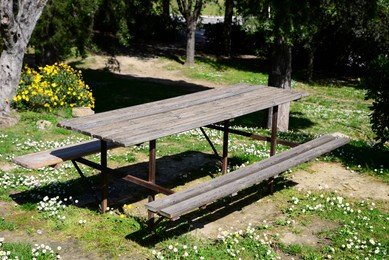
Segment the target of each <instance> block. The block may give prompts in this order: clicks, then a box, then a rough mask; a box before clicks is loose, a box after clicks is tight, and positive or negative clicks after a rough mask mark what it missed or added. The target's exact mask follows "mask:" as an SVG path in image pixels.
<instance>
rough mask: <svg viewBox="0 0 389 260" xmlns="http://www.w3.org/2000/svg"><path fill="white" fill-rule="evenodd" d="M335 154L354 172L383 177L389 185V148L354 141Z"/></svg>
mask: <svg viewBox="0 0 389 260" xmlns="http://www.w3.org/2000/svg"><path fill="white" fill-rule="evenodd" d="M333 154H334V155H335V156H336V157H337V158H338V159H339V160H340V161H341V162H342V163H343V164H344V165H347V166H348V167H350V168H352V169H354V170H364V171H368V172H370V173H372V174H373V175H376V176H379V177H382V178H383V179H384V181H385V182H387V183H389V160H388V159H389V148H388V147H381V148H380V147H376V146H374V145H373V144H368V143H366V142H364V141H355V140H352V141H351V142H350V143H349V144H347V145H345V146H343V147H342V148H341V149H337V150H335V151H334V152H333Z"/></svg>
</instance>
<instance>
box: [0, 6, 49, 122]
mask: <svg viewBox="0 0 389 260" xmlns="http://www.w3.org/2000/svg"><path fill="white" fill-rule="evenodd" d="M46 3H47V0H25V1H18V2H17V3H14V1H9V0H0V19H1V20H0V38H1V40H2V41H3V43H4V47H3V51H2V53H1V56H0V120H1V121H2V124H4V122H3V120H6V119H7V118H8V115H9V112H10V101H11V100H12V98H13V97H14V95H15V93H16V90H17V87H18V85H19V80H20V73H21V69H22V66H23V58H24V52H25V50H26V48H27V44H28V42H29V40H30V37H31V34H32V31H33V30H34V28H35V25H36V22H37V21H38V19H39V17H40V16H41V14H42V11H43V8H44V7H45V5H46Z"/></svg>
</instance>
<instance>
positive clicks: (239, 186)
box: [146, 135, 349, 219]
mask: <svg viewBox="0 0 389 260" xmlns="http://www.w3.org/2000/svg"><path fill="white" fill-rule="evenodd" d="M329 136H330V137H332V138H328V137H329ZM317 141H319V142H317ZM348 141H349V140H348V139H347V138H342V137H341V138H338V137H336V136H335V135H325V136H323V137H320V138H318V139H317V140H313V141H310V142H307V143H305V144H302V145H300V146H297V147H295V148H292V149H289V150H288V151H286V152H283V153H280V154H277V155H275V156H273V157H270V158H268V159H266V160H264V161H262V162H263V164H264V165H262V162H259V163H256V164H254V165H251V166H247V167H245V168H242V169H239V170H237V171H235V172H232V173H229V174H227V175H223V176H219V177H217V178H215V179H213V180H211V181H209V182H207V183H205V185H206V186H205V187H204V184H199V185H196V186H194V187H192V188H190V189H188V190H189V192H187V190H183V191H182V192H177V193H175V194H172V195H169V196H167V197H165V198H162V199H160V200H156V201H154V202H150V203H148V204H146V208H147V209H149V210H150V211H152V212H155V213H158V214H159V215H161V216H164V217H167V218H171V219H174V218H177V217H179V216H180V215H182V214H184V213H186V212H188V211H191V210H193V209H196V208H198V207H201V206H203V205H206V204H208V203H210V202H213V201H215V200H217V199H220V198H223V197H225V196H228V195H230V194H233V193H236V192H238V191H241V190H243V189H245V188H248V187H250V186H252V185H254V184H256V183H259V182H261V181H263V180H265V179H268V178H270V177H273V176H275V175H278V174H280V173H282V172H284V171H286V170H288V169H289V168H291V167H293V166H296V165H299V164H301V163H303V162H306V161H309V160H312V159H313V158H315V157H318V156H320V155H322V154H325V153H327V152H329V151H331V150H333V149H336V148H338V147H340V146H342V145H344V144H346V143H348ZM315 143H316V145H315ZM319 143H321V144H319ZM317 144H319V145H317ZM297 148H300V149H299V150H298V149H297ZM295 152H296V156H292V157H291V156H290V155H291V154H292V155H293V153H295ZM272 161H274V162H276V163H273V162H272ZM210 182H211V185H208V184H209V183H210ZM198 191H200V192H198ZM190 193H192V194H190ZM193 193H194V194H193ZM191 195H192V196H191ZM181 196H182V199H181V198H180V197H181Z"/></svg>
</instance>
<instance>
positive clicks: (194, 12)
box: [177, 0, 204, 66]
mask: <svg viewBox="0 0 389 260" xmlns="http://www.w3.org/2000/svg"><path fill="white" fill-rule="evenodd" d="M203 2H204V0H193V1H192V0H177V4H178V9H179V10H180V13H181V15H182V16H183V17H184V19H185V23H186V59H185V65H186V66H193V65H194V57H195V43H196V39H195V36H196V26H197V20H198V18H199V16H200V14H201V9H202V7H203Z"/></svg>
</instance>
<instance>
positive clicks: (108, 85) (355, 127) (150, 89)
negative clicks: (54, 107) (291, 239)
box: [0, 57, 389, 259]
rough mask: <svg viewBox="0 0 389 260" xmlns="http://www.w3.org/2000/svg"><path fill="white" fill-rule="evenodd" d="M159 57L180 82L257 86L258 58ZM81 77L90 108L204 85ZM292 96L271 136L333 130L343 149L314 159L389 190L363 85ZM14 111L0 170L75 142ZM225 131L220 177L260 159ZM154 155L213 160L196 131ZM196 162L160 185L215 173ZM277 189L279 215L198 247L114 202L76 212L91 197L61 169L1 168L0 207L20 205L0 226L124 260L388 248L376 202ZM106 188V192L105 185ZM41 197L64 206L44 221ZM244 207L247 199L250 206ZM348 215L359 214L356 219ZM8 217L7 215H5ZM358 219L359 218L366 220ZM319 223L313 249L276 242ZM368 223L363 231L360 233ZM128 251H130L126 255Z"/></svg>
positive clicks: (339, 255) (131, 159)
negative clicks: (285, 127)
mask: <svg viewBox="0 0 389 260" xmlns="http://www.w3.org/2000/svg"><path fill="white" fill-rule="evenodd" d="M162 61H163V62H166V63H167V65H166V69H171V70H180V71H181V72H182V73H183V74H185V75H186V76H188V77H191V78H195V79H202V80H207V81H211V82H214V83H218V84H220V85H229V84H234V83H241V82H245V83H250V84H266V81H267V78H266V77H267V75H266V73H264V72H263V71H264V69H263V68H264V65H263V61H261V60H259V59H249V60H244V59H235V60H217V59H214V58H209V57H208V58H200V59H198V60H197V62H196V66H194V67H193V68H183V67H182V66H181V65H180V64H179V63H177V62H176V61H171V60H166V59H163V60H162ZM84 78H85V81H86V82H87V83H88V84H89V85H90V86H91V87H92V90H93V93H94V95H95V96H96V111H97V112H101V111H107V110H111V109H115V108H120V107H125V106H130V105H136V104H141V103H144V102H150V101H154V100H160V99H164V98H169V97H174V96H179V95H183V94H187V93H191V92H194V91H200V90H204V89H206V88H204V87H201V86H198V85H194V84H186V85H178V84H173V82H171V81H166V80H160V81H158V80H153V81H150V80H147V79H139V78H134V77H130V76H117V75H113V74H110V73H108V72H102V71H94V70H89V69H85V70H84ZM293 89H294V90H297V91H305V92H308V93H309V96H308V97H306V98H304V99H302V100H300V101H298V102H294V103H292V105H291V117H290V129H291V131H288V132H281V133H279V135H280V137H281V138H283V139H288V140H291V141H301V142H302V141H307V140H309V139H312V138H314V137H315V136H317V135H321V134H324V133H330V132H342V133H344V134H346V135H348V136H350V137H351V138H352V141H351V142H350V144H349V145H347V146H344V147H343V148H341V149H338V150H336V151H335V152H333V153H331V154H330V155H327V156H325V157H321V158H320V159H321V160H326V161H336V162H341V163H342V164H343V165H344V166H345V167H349V169H350V170H354V171H358V172H359V173H361V174H369V175H373V176H375V177H378V178H380V179H382V180H384V181H385V182H387V183H389V177H388V172H389V161H388V160H387V158H389V150H388V148H387V147H386V148H384V149H383V150H379V149H377V148H376V147H375V146H374V143H373V139H374V134H373V132H372V131H371V129H370V125H369V113H370V111H369V105H370V101H366V100H365V99H364V95H365V90H363V89H360V88H359V87H358V85H357V82H356V81H353V80H348V81H334V80H332V79H331V80H330V79H328V80H325V79H324V80H321V81H318V82H315V83H313V84H306V83H303V82H301V81H298V80H295V81H293ZM19 115H20V117H21V120H20V122H19V123H18V124H17V125H15V126H14V127H10V128H2V129H0V164H2V165H12V158H13V157H15V156H17V155H22V154H27V153H31V152H35V151H39V150H46V149H49V148H52V147H55V146H62V145H65V144H68V143H74V142H79V141H80V140H84V139H85V137H84V136H82V135H75V134H74V133H72V132H70V131H67V130H64V129H60V128H57V127H55V125H56V123H57V122H59V121H60V120H63V119H65V118H68V117H69V116H70V112H69V111H68V110H65V111H57V112H56V113H53V114H48V113H36V112H21V113H19ZM38 120H47V121H49V122H51V123H52V125H53V127H51V128H47V129H43V130H41V129H38V128H37V126H36V122H37V121H38ZM263 121H264V115H263V114H262V113H254V114H252V115H248V116H245V117H242V118H238V119H236V120H234V121H233V122H232V125H233V127H236V128H238V129H243V130H248V131H252V132H255V133H259V134H269V131H268V130H264V129H261V128H260V126H261V125H262V123H263ZM207 134H208V135H209V136H210V138H211V139H212V140H213V141H216V148H217V149H218V150H219V151H220V150H221V143H220V142H217V141H218V140H219V141H220V140H221V139H222V135H221V133H220V132H218V131H215V130H207ZM231 136H232V137H231V138H232V139H231V144H230V160H229V163H230V165H229V168H230V170H234V169H236V168H237V167H240V166H241V165H243V164H250V163H253V162H255V161H258V160H260V159H263V158H265V157H267V156H268V153H269V144H265V143H261V142H254V143H253V142H252V141H248V140H247V139H246V138H243V137H237V136H233V135H231ZM121 149H122V148H121ZM283 149H286V147H282V146H280V147H279V150H283ZM157 150H158V152H157V154H158V157H159V160H170V161H169V162H170V163H178V164H179V163H180V162H182V161H184V160H186V159H187V158H188V157H190V156H198V155H202V156H205V157H204V158H214V157H212V156H213V155H212V149H211V148H210V146H209V144H208V143H207V141H206V140H205V138H204V137H203V136H202V135H201V133H200V132H199V131H197V130H193V131H189V132H186V133H181V134H178V135H173V136H170V137H165V138H162V139H160V140H158V142H157ZM147 156H148V145H147V144H143V145H141V146H136V147H129V148H126V149H124V148H123V150H120V151H119V152H114V151H110V153H109V158H110V162H111V163H112V165H113V166H115V167H120V166H123V165H127V164H133V163H138V162H139V161H141V160H142V161H143V160H145V159H147ZM90 159H91V160H93V161H98V160H99V158H98V156H91V157H90ZM196 166H197V165H195V166H194V167H193V168H191V169H190V171H191V173H187V174H181V175H177V176H176V177H174V178H173V177H172V178H171V180H170V182H169V183H167V185H170V186H171V187H175V186H177V185H185V184H186V183H188V182H189V181H192V180H195V179H198V178H202V179H204V180H205V179H210V178H212V176H215V175H216V174H217V173H218V172H219V171H220V168H218V167H216V166H215V165H214V164H212V165H211V164H209V165H208V164H207V165H203V166H201V169H198V168H196ZM300 167H301V168H304V167H306V166H304V165H303V166H300ZM131 169H132V168H131ZM83 171H85V173H86V176H87V180H88V184H87V185H86V186H96V187H98V185H99V178H98V176H97V172H96V171H92V170H90V169H88V168H83ZM279 185H281V186H283V185H285V186H286V188H284V189H283V190H282V191H280V192H277V193H275V194H274V195H273V196H271V199H272V200H273V201H274V202H275V203H277V204H278V205H279V206H280V207H281V210H282V211H283V212H284V214H283V217H282V218H277V219H272V220H269V222H268V223H266V224H263V225H261V224H258V225H256V226H254V225H249V223H247V224H248V226H247V229H244V230H221V231H220V234H219V237H214V238H209V239H207V240H197V239H194V238H193V237H191V236H189V235H185V233H187V232H188V230H191V228H192V227H191V223H190V222H185V221H182V222H180V223H181V224H179V226H178V227H174V228H173V229H172V230H173V231H171V229H170V228H171V226H169V225H171V224H169V222H163V223H162V225H161V226H160V227H159V229H158V230H157V231H156V232H155V234H150V232H149V230H148V229H147V227H146V220H145V219H144V218H139V217H135V216H134V215H133V214H132V213H131V211H127V210H126V209H125V208H124V207H123V204H118V205H114V207H113V209H112V210H110V213H108V214H106V215H100V214H98V213H97V212H98V209H97V207H96V203H94V202H91V203H90V204H86V205H83V206H81V207H80V206H79V205H78V204H77V203H76V202H75V200H77V199H78V198H79V197H80V198H82V197H83V194H85V193H90V191H89V190H88V189H86V188H85V185H84V183H82V182H81V180H80V179H79V176H78V174H77V172H76V171H75V170H74V169H73V167H72V165H71V164H70V163H69V164H65V167H63V168H61V169H57V170H52V169H41V170H34V171H30V170H25V169H22V168H15V169H12V168H11V169H10V170H7V171H0V187H1V189H0V200H1V202H4V203H15V202H17V203H19V204H20V205H19V206H17V207H15V208H13V209H12V213H13V214H11V215H5V216H3V218H0V230H7V232H14V231H15V232H23V231H24V232H26V233H27V234H35V233H36V232H37V230H46V231H47V232H50V233H51V234H53V238H56V239H57V240H58V241H64V240H66V238H67V237H73V238H74V239H76V240H78V241H82V242H83V243H82V245H83V250H85V251H86V252H93V253H96V254H97V255H100V256H103V257H105V258H119V259H120V258H121V257H123V256H127V257H130V258H131V257H132V258H136V257H138V258H147V257H149V258H153V257H154V258H158V257H160V256H162V255H163V256H164V257H165V259H175V258H178V259H179V258H180V257H183V255H186V254H188V256H187V258H188V259H199V258H201V257H204V258H205V259H216V258H217V259H236V258H238V257H241V258H242V259H254V258H257V259H274V257H275V256H276V255H279V254H281V253H282V254H284V255H285V254H289V255H292V256H295V257H296V258H299V259H326V258H328V256H329V255H330V256H331V257H332V258H333V259H347V258H355V257H356V256H357V255H361V256H362V255H363V256H366V257H372V256H376V257H377V259H384V258H385V255H384V249H385V248H387V247H388V241H389V238H388V235H387V232H386V228H388V227H386V223H387V220H388V215H387V206H385V205H384V204H383V203H381V202H379V201H373V200H366V201H365V202H363V203H362V201H356V200H352V199H350V198H343V199H342V205H344V206H343V207H341V208H337V207H336V208H335V207H333V208H331V207H330V205H327V204H326V203H327V202H326V199H327V198H332V197H335V198H336V197H338V196H339V195H337V194H331V193H326V192H323V193H315V194H313V193H311V194H309V196H307V195H308V194H307V193H303V192H297V191H295V190H293V189H291V188H288V187H287V184H282V183H281V184H279ZM257 191H259V193H261V194H262V193H263V194H265V191H266V188H265V186H256V187H254V189H253V190H251V189H249V190H247V191H244V192H243V194H245V195H247V196H249V195H250V194H254V193H255V194H256V193H257ZM111 192H112V194H114V193H115V191H114V190H113V191H111ZM129 194H131V195H133V197H132V202H135V201H136V200H137V199H140V198H144V197H145V194H144V191H143V192H142V191H135V190H134V191H133V190H130V191H129ZM90 195H91V194H90ZM45 196H48V198H50V199H51V198H55V197H56V196H58V199H57V200H56V202H55V203H59V201H62V202H61V203H62V204H61V205H64V204H66V207H65V208H58V212H57V213H56V214H54V215H50V214H51V213H52V211H50V210H47V211H46V210H43V209H42V208H40V206H42V202H43V201H44V197H45ZM70 196H72V199H70ZM91 196H92V195H91ZM242 196H243V195H242ZM321 196H322V197H321ZM292 198H298V203H297V204H295V203H294V202H295V201H296V200H294V199H292ZM313 198H315V200H313ZM65 199H66V201H65ZM92 200H93V199H92ZM226 201H228V202H231V203H232V202H233V199H232V198H231V199H230V198H227V199H226V200H225V201H219V202H218V203H216V204H215V205H213V206H212V205H211V207H216V208H217V206H223V205H224V204H225V203H226ZM254 201H256V200H255V199H254V200H253V201H252V202H254ZM337 201H338V200H337ZM46 202H47V201H46ZM132 202H127V203H132ZM123 203H124V202H123ZM238 203H239V202H238ZM346 203H349V205H352V208H353V211H354V212H353V213H351V212H347V214H345V213H344V209H345V207H346V208H347V206H346ZM372 203H375V206H372V205H373V204H372ZM319 204H321V205H325V208H321V209H323V210H316V209H314V208H315V207H317V205H319ZM338 204H339V203H337V204H336V205H338ZM56 205H57V204H56ZM307 205H309V206H310V207H312V208H313V209H314V210H309V207H308V210H307ZM371 208H372V209H371ZM290 209H292V210H290ZM139 210H143V208H142V209H139ZM303 210H305V211H303ZM359 210H360V213H358V211H359ZM203 213H204V212H203ZM204 214H205V215H206V213H204ZM13 216H16V217H15V219H13ZM364 217H366V218H368V219H369V220H368V221H365V220H366V218H365V219H363V218H364ZM320 220H326V221H330V222H333V223H335V226H336V228H334V229H331V230H327V231H323V232H321V233H320V234H317V236H319V237H320V238H323V239H324V238H325V239H326V244H325V246H323V247H311V246H306V245H299V244H285V243H283V242H282V241H281V240H280V237H279V235H277V234H280V233H281V232H283V231H285V230H288V231H289V232H291V233H294V234H296V235H302V234H303V231H304V227H309V226H310V225H312V223H315V221H320ZM352 222H353V223H352ZM366 223H367V225H366ZM371 226H372V227H373V229H371V228H370V227H371ZM181 231H182V232H181ZM175 232H176V233H175ZM356 233H357V234H356ZM354 236H356V237H357V239H355V238H354ZM0 237H1V236H0ZM350 239H351V241H350ZM358 239H359V240H360V241H365V244H366V245H368V247H367V248H361V247H359V248H357V249H356V248H355V245H356V242H358ZM371 241H374V245H375V246H376V247H373V243H372V242H371ZM350 242H353V243H354V244H353V246H354V247H353V248H348V247H349V246H348V245H350ZM358 243H359V242H358ZM361 243H362V242H361ZM378 243H380V245H378ZM112 245H115V246H114V247H113V246H112ZM343 245H344V246H343ZM361 245H364V244H360V246H361ZM377 247H378V248H379V250H378V251H377ZM32 249H33V245H28V244H13V243H9V242H8V241H7V238H5V242H4V243H3V245H2V247H0V250H9V251H11V252H12V253H11V255H12V256H19V258H20V259H23V258H24V259H30V258H31V256H32ZM54 251H55V250H54ZM375 251H377V254H376V253H375ZM132 252H139V253H137V254H138V255H132ZM185 252H186V253H185ZM55 254H56V253H54V255H55ZM134 254H135V253H134ZM369 254H371V256H369ZM44 259H49V258H44Z"/></svg>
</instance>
